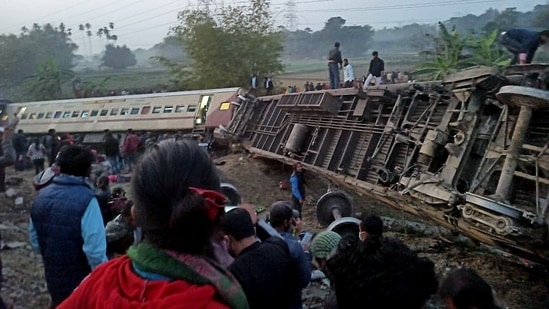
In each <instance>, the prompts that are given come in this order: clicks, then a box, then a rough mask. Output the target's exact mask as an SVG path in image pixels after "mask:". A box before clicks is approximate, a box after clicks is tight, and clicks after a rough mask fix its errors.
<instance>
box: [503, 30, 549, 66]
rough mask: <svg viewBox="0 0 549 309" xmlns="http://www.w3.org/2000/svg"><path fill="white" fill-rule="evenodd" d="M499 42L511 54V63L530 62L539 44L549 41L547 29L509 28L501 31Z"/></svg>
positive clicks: (521, 63)
mask: <svg viewBox="0 0 549 309" xmlns="http://www.w3.org/2000/svg"><path fill="white" fill-rule="evenodd" d="M499 42H500V44H501V45H502V46H504V47H505V48H507V50H508V51H510V52H511V53H512V54H513V58H512V59H511V65H516V64H520V65H523V64H529V63H532V60H533V59H534V55H535V54H536V51H537V50H538V48H539V46H540V45H543V44H546V43H547V42H549V30H543V31H541V32H538V31H531V30H527V29H509V30H507V31H505V32H503V33H501V35H500V37H499Z"/></svg>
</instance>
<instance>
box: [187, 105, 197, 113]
mask: <svg viewBox="0 0 549 309" xmlns="http://www.w3.org/2000/svg"><path fill="white" fill-rule="evenodd" d="M195 111H196V105H189V107H187V112H195Z"/></svg>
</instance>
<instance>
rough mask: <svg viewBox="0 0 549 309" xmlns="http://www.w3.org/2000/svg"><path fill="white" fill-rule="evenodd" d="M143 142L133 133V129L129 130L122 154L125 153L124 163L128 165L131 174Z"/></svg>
mask: <svg viewBox="0 0 549 309" xmlns="http://www.w3.org/2000/svg"><path fill="white" fill-rule="evenodd" d="M140 144H141V140H140V139H139V136H137V134H135V133H134V132H133V130H132V129H128V132H127V134H126V139H125V140H124V145H122V152H123V153H124V161H125V162H126V164H127V165H128V169H129V171H130V172H131V171H132V168H133V165H134V163H135V158H136V156H137V150H138V149H139V145H140Z"/></svg>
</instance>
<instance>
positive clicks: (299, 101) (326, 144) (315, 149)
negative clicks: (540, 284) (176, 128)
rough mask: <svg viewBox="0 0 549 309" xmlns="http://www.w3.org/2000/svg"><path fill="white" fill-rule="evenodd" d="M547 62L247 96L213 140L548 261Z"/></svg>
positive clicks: (481, 238) (486, 240)
mask: <svg viewBox="0 0 549 309" xmlns="http://www.w3.org/2000/svg"><path fill="white" fill-rule="evenodd" d="M548 87H549V65H526V66H512V67H508V68H505V69H504V70H503V72H500V71H498V70H497V69H495V68H489V67H473V68H469V69H466V70H463V71H460V72H458V73H455V74H453V75H451V76H448V77H447V78H446V79H445V80H443V81H437V82H423V83H408V84H391V85H382V86H377V87H369V88H366V89H364V90H363V89H354V88H349V89H336V90H328V91H311V92H301V93H291V94H283V95H276V96H268V97H260V98H253V97H251V96H241V97H240V98H241V102H240V106H239V107H238V110H237V111H235V113H234V114H233V118H232V120H231V122H230V124H229V125H228V126H227V127H223V128H219V129H217V130H216V132H215V135H216V137H217V138H219V139H223V140H225V141H231V142H239V143H242V144H244V145H246V148H247V149H248V150H249V151H250V152H252V153H255V154H257V155H260V156H264V157H267V158H271V159H275V160H279V161H282V162H286V163H288V164H291V163H293V162H296V161H300V162H302V163H303V164H304V166H305V168H306V169H309V170H311V171H313V172H315V173H318V174H321V175H323V176H326V177H328V178H330V179H332V180H333V181H334V182H337V183H340V184H343V185H346V186H347V187H349V188H350V189H352V190H355V191H358V192H359V193H362V194H364V195H367V196H369V197H370V198H372V199H375V200H377V201H380V202H383V203H384V204H386V205H389V206H391V207H394V208H397V209H402V210H404V211H406V212H409V213H411V214H414V215H416V216H419V217H422V218H425V219H428V220H431V221H434V222H435V223H436V224H438V225H440V226H444V227H446V228H448V229H451V230H453V231H457V232H461V233H463V234H464V235H466V236H468V237H470V238H472V239H475V240H477V241H480V242H483V243H486V244H489V245H492V246H494V247H497V248H500V249H504V250H506V251H508V252H510V253H513V254H516V255H519V256H522V257H524V258H527V259H529V260H532V261H536V262H539V263H543V264H549V229H548V223H549V152H548V147H549V134H548V133H549V88H548Z"/></svg>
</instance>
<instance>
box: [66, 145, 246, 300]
mask: <svg viewBox="0 0 549 309" xmlns="http://www.w3.org/2000/svg"><path fill="white" fill-rule="evenodd" d="M131 185H132V188H133V192H134V194H133V196H132V198H133V199H134V201H135V205H134V206H133V208H132V210H131V212H132V216H133V217H134V219H135V220H136V223H137V225H138V226H140V227H141V228H142V231H143V238H144V241H143V242H141V243H140V244H138V245H136V246H132V247H130V249H129V250H128V251H127V254H126V255H124V256H122V257H119V258H116V259H113V260H111V261H109V262H106V263H104V264H102V265H100V266H99V267H97V268H96V269H95V270H94V271H93V272H92V273H91V274H90V275H89V276H88V277H87V278H86V279H84V280H83V281H82V283H81V284H80V286H79V287H78V288H76V289H75V290H74V292H73V293H72V294H71V296H70V297H69V298H68V299H66V300H65V301H64V302H63V303H62V304H61V305H60V306H59V307H58V308H60V309H65V308H71V309H72V308H79V309H87V308H89V309H91V308H97V309H99V308H119V309H125V308H132V309H133V308H206V309H217V308H220V309H221V308H238V309H247V308H249V306H248V302H247V299H246V295H245V294H244V292H243V290H242V288H241V286H240V285H239V284H238V282H237V281H236V279H235V278H234V277H233V276H232V275H231V274H230V273H229V272H228V271H227V270H226V269H225V268H224V267H222V266H221V265H220V264H218V263H217V262H215V261H214V258H213V254H212V252H213V250H212V245H211V239H212V236H213V233H214V232H215V231H216V230H217V228H218V227H219V226H220V222H221V218H222V217H223V215H224V202H225V200H226V198H225V197H224V196H223V195H221V194H220V193H218V192H220V182H219V177H218V176H217V172H216V168H215V166H214V164H213V162H212V161H211V159H210V158H209V156H208V154H207V153H206V152H204V151H202V150H201V149H200V148H199V146H198V145H196V144H195V143H191V142H188V141H185V142H175V141H163V142H161V143H160V144H159V145H158V146H157V147H153V148H151V149H150V150H148V151H147V152H146V153H145V154H144V155H143V157H142V159H141V160H140V161H139V163H138V164H137V166H136V172H135V175H134V176H133V177H132V184H131Z"/></svg>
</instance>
